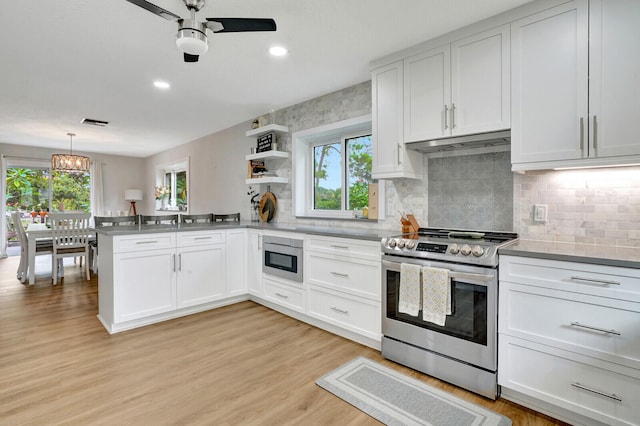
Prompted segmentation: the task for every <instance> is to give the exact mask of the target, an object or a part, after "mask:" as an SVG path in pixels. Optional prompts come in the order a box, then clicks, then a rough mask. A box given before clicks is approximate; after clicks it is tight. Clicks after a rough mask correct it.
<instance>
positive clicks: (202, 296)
mask: <svg viewBox="0 0 640 426" xmlns="http://www.w3.org/2000/svg"><path fill="white" fill-rule="evenodd" d="M177 256H178V257H177V260H176V270H177V275H178V284H177V305H178V308H185V307H187V306H194V305H199V304H202V303H207V302H212V301H214V300H218V299H222V298H223V297H224V295H225V262H224V259H225V247H224V245H223V244H217V245H209V246H195V247H191V248H186V247H185V248H181V249H180V250H179V251H178V255H177Z"/></svg>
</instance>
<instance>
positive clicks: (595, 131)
mask: <svg viewBox="0 0 640 426" xmlns="http://www.w3.org/2000/svg"><path fill="white" fill-rule="evenodd" d="M596 117H597V116H595V115H594V116H593V149H596V148H597V147H598V121H597V119H596Z"/></svg>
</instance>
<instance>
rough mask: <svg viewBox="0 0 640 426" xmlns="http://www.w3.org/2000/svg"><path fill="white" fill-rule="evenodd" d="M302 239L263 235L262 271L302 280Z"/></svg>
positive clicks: (298, 280) (293, 279)
mask: <svg viewBox="0 0 640 426" xmlns="http://www.w3.org/2000/svg"><path fill="white" fill-rule="evenodd" d="M302 247H303V240H297V239H294V238H283V237H275V236H272V235H265V236H264V239H263V245H262V272H264V273H265V274H269V275H274V276H276V277H281V278H286V279H289V280H292V281H297V282H302Z"/></svg>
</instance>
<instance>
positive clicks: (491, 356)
mask: <svg viewBox="0 0 640 426" xmlns="http://www.w3.org/2000/svg"><path fill="white" fill-rule="evenodd" d="M517 238H518V235H517V234H515V233H512V232H486V231H483V232H477V231H469V230H452V229H440V228H420V229H419V231H418V232H417V233H412V234H403V235H398V236H392V237H386V238H383V239H382V242H381V245H382V253H383V255H382V274H383V275H382V281H383V292H382V303H383V305H382V306H383V308H382V309H383V315H382V334H383V337H382V355H383V356H384V357H385V358H388V359H390V360H392V361H395V362H398V363H400V364H404V365H406V366H408V367H411V368H414V369H416V370H418V371H422V372H424V373H426V374H429V375H431V376H434V377H437V378H439V379H442V380H445V381H447V382H450V383H453V384H455V385H458V386H460V387H463V388H465V389H468V390H470V391H473V392H476V393H478V394H480V395H483V396H486V397H488V398H491V399H495V398H497V396H498V385H497V370H498V362H497V358H498V356H497V338H498V332H497V316H498V249H499V248H500V247H503V246H505V245H507V244H510V243H512V242H514V241H516V240H517ZM402 264H406V265H413V266H406V265H405V266H404V268H405V269H404V270H405V271H409V270H414V271H416V270H418V271H419V272H418V273H419V274H421V275H420V277H421V278H420V283H419V286H418V288H419V290H420V296H419V298H418V300H419V301H420V303H422V300H423V299H422V296H423V294H424V292H427V291H428V289H427V288H426V287H425V286H429V285H431V283H430V282H429V280H428V279H426V278H425V276H427V273H430V272H431V271H433V270H436V271H437V272H438V273H440V274H441V275H440V277H443V276H444V277H445V278H440V279H443V280H446V281H443V282H442V284H443V285H444V288H448V290H449V299H450V305H449V309H450V314H448V315H446V317H445V318H446V319H445V320H444V324H443V325H438V324H436V323H434V322H431V316H429V315H427V312H426V311H427V308H426V307H424V306H422V305H420V307H419V311H418V312H410V313H407V312H406V310H403V309H402V308H401V307H400V299H401V293H402V292H403V291H404V293H403V294H404V295H406V294H407V293H406V290H401V286H407V285H408V279H407V278H405V277H403V276H402V274H401V269H403V266H402ZM443 270H444V271H443ZM405 274H406V275H408V273H407V272H405ZM442 274H444V275H442ZM429 276H430V275H429ZM405 288H406V287H405ZM402 297H406V296H402ZM429 309H431V308H429ZM401 311H402V312H401Z"/></svg>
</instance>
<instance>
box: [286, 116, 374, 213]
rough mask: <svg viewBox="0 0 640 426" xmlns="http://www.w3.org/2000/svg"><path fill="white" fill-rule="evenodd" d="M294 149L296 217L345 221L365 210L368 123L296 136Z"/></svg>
mask: <svg viewBox="0 0 640 426" xmlns="http://www.w3.org/2000/svg"><path fill="white" fill-rule="evenodd" d="M293 146H294V153H293V154H294V155H293V174H294V184H295V186H294V209H295V215H296V216H299V217H300V216H302V217H321V218H336V219H348V218H353V216H354V210H363V209H364V208H365V207H368V206H369V184H370V183H374V181H373V180H372V179H371V155H372V137H371V117H369V116H365V117H358V118H355V119H350V120H345V121H342V122H338V123H333V124H330V125H326V126H321V127H318V128H314V129H309V130H304V131H301V132H296V133H294V134H293ZM378 185H379V188H378V193H379V194H381V189H380V187H381V186H382V182H379V183H378ZM382 190H384V188H382ZM383 198H384V197H383V196H382V195H381V196H379V200H378V210H379V211H382V210H381V208H380V205H381V201H382V199H383ZM382 219H383V218H382V217H381V218H380V219H379V220H382Z"/></svg>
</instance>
